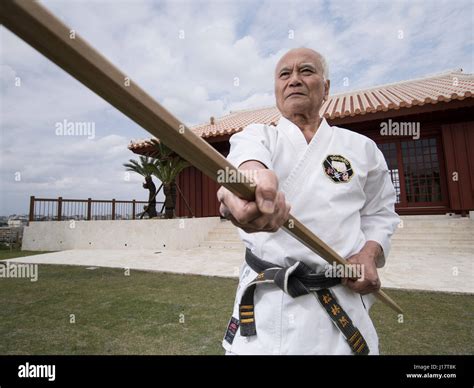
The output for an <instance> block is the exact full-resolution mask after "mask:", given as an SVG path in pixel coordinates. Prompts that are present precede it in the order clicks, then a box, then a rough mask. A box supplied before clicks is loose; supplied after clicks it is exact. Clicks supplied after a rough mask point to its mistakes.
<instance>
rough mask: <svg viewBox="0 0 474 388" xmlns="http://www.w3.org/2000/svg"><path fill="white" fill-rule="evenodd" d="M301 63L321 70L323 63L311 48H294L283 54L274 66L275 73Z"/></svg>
mask: <svg viewBox="0 0 474 388" xmlns="http://www.w3.org/2000/svg"><path fill="white" fill-rule="evenodd" d="M303 64H311V65H313V66H314V67H315V68H316V69H318V70H320V71H322V70H323V65H322V63H321V59H320V57H319V55H318V54H317V53H316V52H314V51H311V50H295V51H290V52H288V53H286V54H285V55H283V57H281V59H280V60H279V61H278V63H277V65H276V67H275V73H276V74H277V73H279V72H280V71H281V70H282V69H285V68H288V69H292V68H293V67H295V66H301V65H303Z"/></svg>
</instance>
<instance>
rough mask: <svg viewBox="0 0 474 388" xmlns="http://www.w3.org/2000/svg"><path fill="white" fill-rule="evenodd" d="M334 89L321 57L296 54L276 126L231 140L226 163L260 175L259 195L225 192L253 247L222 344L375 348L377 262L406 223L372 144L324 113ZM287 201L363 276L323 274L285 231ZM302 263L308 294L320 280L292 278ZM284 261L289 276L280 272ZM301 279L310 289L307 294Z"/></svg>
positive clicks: (224, 205) (293, 350) (304, 349)
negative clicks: (246, 196)
mask: <svg viewBox="0 0 474 388" xmlns="http://www.w3.org/2000/svg"><path fill="white" fill-rule="evenodd" d="M328 93H329V80H328V70H327V65H326V62H325V60H324V58H323V57H322V56H321V55H320V54H319V53H317V52H316V51H313V50H310V49H307V48H300V49H294V50H291V51H289V52H288V53H286V54H285V55H284V56H283V57H282V58H281V59H280V61H279V62H278V64H277V66H276V70H275V96H276V103H277V107H278V109H279V110H280V112H281V114H282V117H281V119H280V121H279V122H278V125H277V126H269V125H262V124H253V125H250V126H248V127H246V128H245V129H244V130H243V131H242V132H240V133H237V134H235V135H234V136H232V138H231V139H230V144H231V149H230V153H229V155H228V160H229V161H230V162H231V163H233V164H234V165H235V166H236V167H238V168H239V170H242V171H244V173H246V174H250V173H251V174H252V179H253V180H254V182H255V184H256V199H255V202H248V201H245V200H242V199H240V198H238V197H237V196H235V195H233V194H232V193H231V192H229V191H228V190H227V189H225V188H221V189H219V191H218V199H219V201H220V202H221V207H220V212H221V214H222V215H223V216H225V217H226V218H228V219H230V220H231V221H232V223H233V224H234V225H236V226H237V227H239V228H240V229H239V233H240V235H241V238H242V239H243V241H244V242H245V244H246V246H247V252H246V263H244V264H243V266H242V268H241V272H240V282H239V286H238V289H237V295H236V300H235V305H234V310H233V314H232V317H231V319H230V322H229V325H228V327H227V331H226V333H225V336H224V339H223V347H224V348H225V349H226V351H227V353H226V354H378V337H377V333H376V331H375V328H374V326H373V324H372V321H371V319H370V317H369V313H368V312H369V309H370V306H371V305H372V303H373V296H372V295H370V294H371V293H372V292H373V291H375V290H378V289H379V288H380V280H379V277H378V275H377V268H380V267H382V266H383V265H384V263H385V258H386V257H387V255H388V252H389V249H390V237H391V235H392V233H393V232H394V230H395V228H396V226H397V224H398V223H399V219H398V216H397V214H396V213H395V211H394V204H395V190H394V188H393V184H392V182H391V179H390V175H389V172H388V169H387V164H386V162H385V159H384V157H383V155H382V153H381V152H380V150H379V149H378V148H377V146H376V144H375V143H374V142H373V141H372V140H370V139H368V138H367V137H365V136H362V135H360V134H357V133H355V132H352V131H349V130H346V129H342V128H338V127H334V126H330V125H329V124H328V123H327V122H326V120H325V119H323V118H321V117H320V115H319V111H320V108H321V106H322V104H323V103H324V101H326V99H327V98H328ZM247 170H250V171H247ZM290 204H291V209H292V214H293V215H294V216H295V217H296V218H298V219H299V220H301V221H302V222H303V223H304V224H305V225H306V226H307V227H308V228H309V229H311V231H313V232H314V233H315V234H316V235H317V236H319V237H320V238H321V239H322V240H323V241H325V242H326V243H327V244H328V245H330V246H331V247H332V248H333V249H334V250H335V251H336V252H338V253H339V254H340V255H341V256H342V257H345V258H348V260H349V262H351V263H352V264H358V265H359V266H360V267H361V268H363V275H364V276H362V277H359V278H354V277H351V278H344V279H342V281H341V279H340V278H328V277H327V276H325V274H327V263H326V262H325V261H324V260H323V259H322V258H320V257H319V256H318V255H316V254H315V253H313V252H311V251H310V250H309V249H308V248H306V247H305V246H304V245H303V244H301V243H299V242H298V241H297V240H296V239H294V238H293V237H291V236H289V235H288V234H287V233H285V232H284V231H282V230H281V229H280V227H281V226H282V225H283V224H284V222H285V221H286V220H287V219H288V215H289V211H290ZM300 262H302V263H304V264H305V266H304V267H305V268H306V269H307V270H308V271H311V274H312V275H311V276H312V279H313V280H311V281H312V282H313V283H312V284H311V286H312V288H311V290H310V291H308V287H307V286H308V284H309V283H308V282H309V280H308V278H309V277H311V276H308V277H307V278H306V280H305V279H303V278H304V276H303V275H302V274H301V273H299V275H298V274H297V273H296V272H295V273H293V272H294V271H295V269H296V266H298V265H299V264H301V263H300ZM298 263H299V264H298ZM272 267H274V269H272ZM282 268H283V269H284V272H281V271H280V273H283V274H284V276H283V278H284V279H279V281H278V279H277V278H276V277H277V276H278V275H275V279H273V278H271V277H272V276H273V275H272V274H275V271H278V269H282ZM265 271H266V272H265ZM272 271H273V272H272ZM298 271H300V267H298ZM263 272H265V274H264V273H263ZM306 273H308V272H306ZM259 274H260V275H259ZM292 276H293V277H298V276H299V278H298V279H299V280H298V281H297V282H296V283H298V284H299V285H301V284H303V286H302V287H299V286H298V287H299V291H297V290H296V291H295V289H296V288H298V287H296V286H294V284H295V283H294V282H293V283H291V282H289V281H288V279H290V278H291V277H292ZM269 277H270V278H269ZM280 278H281V276H280ZM300 280H301V281H303V283H301V282H300ZM305 281H306V284H305ZM290 283H291V284H293V286H291V289H290V287H288V284H290ZM282 284H283V285H282ZM301 289H302V290H303V291H302V292H300V291H301ZM305 290H306V291H305Z"/></svg>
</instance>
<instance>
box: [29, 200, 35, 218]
mask: <svg viewBox="0 0 474 388" xmlns="http://www.w3.org/2000/svg"><path fill="white" fill-rule="evenodd" d="M29 220H30V221H34V220H35V196H34V195H32V196H31V197H30V216H29Z"/></svg>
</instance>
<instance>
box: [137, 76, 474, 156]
mask: <svg viewBox="0 0 474 388" xmlns="http://www.w3.org/2000/svg"><path fill="white" fill-rule="evenodd" d="M472 96H474V74H466V73H463V72H462V70H461V69H459V70H455V71H449V72H445V73H441V74H437V75H433V76H428V77H424V78H420V79H413V80H408V81H402V82H396V83H392V84H387V85H381V86H376V87H373V88H369V89H363V90H355V91H352V92H346V93H339V94H334V95H332V96H330V97H329V99H328V100H327V101H326V102H325V103H324V104H323V106H322V107H321V111H320V112H321V115H322V116H324V117H325V118H327V119H334V118H343V117H348V116H356V115H365V114H368V113H373V112H379V111H384V112H386V111H388V110H392V109H394V110H398V109H400V108H405V107H406V108H410V107H412V106H416V105H425V104H436V103H437V102H439V101H451V100H463V99H465V98H468V97H472ZM280 116H281V114H280V112H279V111H278V109H277V108H276V107H275V106H271V107H265V108H259V109H246V110H240V111H237V112H231V113H230V114H228V115H226V116H223V117H221V118H218V119H214V120H213V121H214V123H213V124H211V123H210V122H209V123H205V124H199V125H195V126H193V127H191V130H193V131H194V132H195V133H196V134H198V135H200V136H201V137H203V138H210V137H215V136H222V135H231V134H234V133H236V132H238V131H240V130H242V129H243V128H245V127H246V126H247V125H249V124H252V123H260V124H276V123H278V120H279V119H280ZM149 146H150V141H149V140H142V141H138V142H132V143H131V144H130V145H129V147H128V148H129V149H130V150H132V151H134V152H136V151H138V152H137V153H140V151H139V150H140V149H142V148H146V147H149Z"/></svg>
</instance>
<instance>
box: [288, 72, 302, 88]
mask: <svg viewBox="0 0 474 388" xmlns="http://www.w3.org/2000/svg"><path fill="white" fill-rule="evenodd" d="M300 85H301V80H300V76H299V74H298V72H296V71H294V72H293V73H291V76H290V82H289V84H288V86H300Z"/></svg>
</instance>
